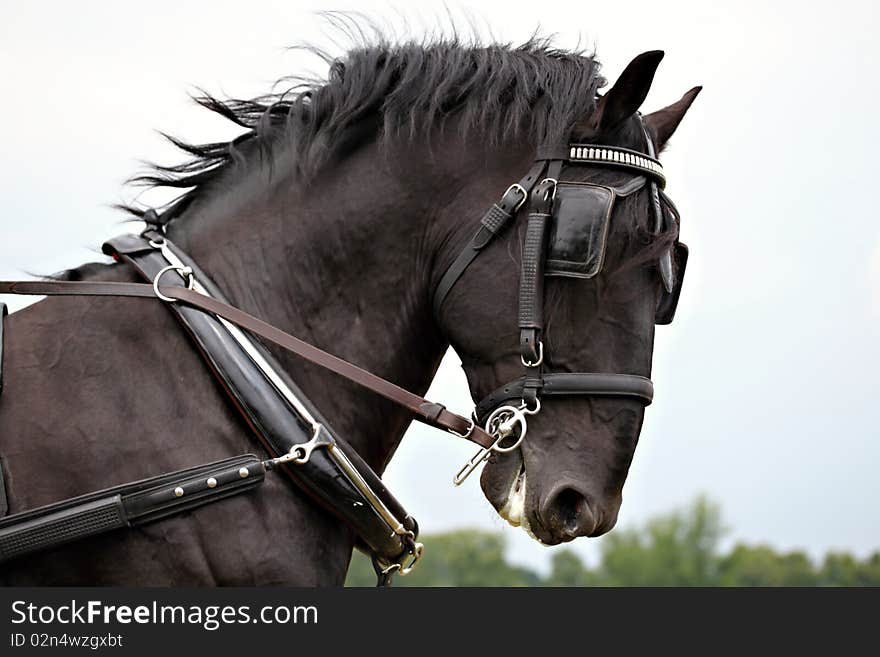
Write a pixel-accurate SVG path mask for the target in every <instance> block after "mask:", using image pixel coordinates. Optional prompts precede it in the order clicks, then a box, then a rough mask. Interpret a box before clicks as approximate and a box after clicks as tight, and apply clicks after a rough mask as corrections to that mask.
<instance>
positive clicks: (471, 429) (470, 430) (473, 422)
mask: <svg viewBox="0 0 880 657" xmlns="http://www.w3.org/2000/svg"><path fill="white" fill-rule="evenodd" d="M476 426H477V421H476V420H475V419H474V416H473V414H471V426H469V427H468V430H467V432H466V433H458V431H456V430H455V429H453V428H452V427H449V428H447V429H446V430H447V431H448V432H449V433H451V434H452V435H454V436H458V437H459V438H470V437H471V434H472V433H473V432H474V427H476Z"/></svg>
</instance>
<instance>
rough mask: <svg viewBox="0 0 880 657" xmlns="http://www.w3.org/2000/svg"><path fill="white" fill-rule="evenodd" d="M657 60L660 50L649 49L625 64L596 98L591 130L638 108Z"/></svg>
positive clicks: (612, 124) (613, 124) (601, 129)
mask: <svg viewBox="0 0 880 657" xmlns="http://www.w3.org/2000/svg"><path fill="white" fill-rule="evenodd" d="M661 59H663V51H662V50H650V51H648V52H643V53H642V54H641V55H639V56H638V57H636V58H635V59H633V60H632V61H631V62H630V63H629V64H627V66H626V68H625V69H623V73H621V74H620V77H619V78H617V82H615V83H614V86H613V87H611V89H609V90H608V93H606V94H605V95H604V96H602V97H601V98H600V99H599V102H598V104H597V105H596V111H595V113H594V114H593V121H592V124H593V125H592V127H593V129H595V130H598V132H607V131H609V130H612V129H613V128H615V127H616V126H617V125H619V124H620V123H621V122H622V121H624V120H626V119H628V118H629V117H631V116H632V115H633V114H635V113H636V112H637V111H638V109H639V107H641V106H642V103H644V102H645V98H647V97H648V90H649V89H650V88H651V82H652V81H653V80H654V73H655V72H656V71H657V66H659V65H660V60H661Z"/></svg>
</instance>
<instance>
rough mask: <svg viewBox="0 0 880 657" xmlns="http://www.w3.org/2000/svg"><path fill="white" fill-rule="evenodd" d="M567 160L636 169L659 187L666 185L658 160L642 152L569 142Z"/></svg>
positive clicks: (661, 166)
mask: <svg viewBox="0 0 880 657" xmlns="http://www.w3.org/2000/svg"><path fill="white" fill-rule="evenodd" d="M568 160H569V161H570V162H576V163H578V164H583V163H591V164H601V165H607V166H615V167H620V168H623V169H629V170H630V171H637V172H639V173H644V174H647V175H649V176H651V177H652V178H654V179H655V180H656V181H657V182H658V183H659V184H660V187H661V188H663V187H665V186H666V176H665V175H664V173H663V165H662V164H660V161H659V160H656V159H654V158H653V157H648V156H647V155H645V154H644V153H639V152H638V151H631V150H629V149H628V148H616V147H612V146H595V145H590V144H570V145H569V147H568Z"/></svg>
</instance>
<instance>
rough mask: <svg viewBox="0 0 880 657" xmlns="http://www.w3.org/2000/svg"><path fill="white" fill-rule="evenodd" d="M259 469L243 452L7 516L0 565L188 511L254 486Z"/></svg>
mask: <svg viewBox="0 0 880 657" xmlns="http://www.w3.org/2000/svg"><path fill="white" fill-rule="evenodd" d="M265 473H266V467H265V464H264V463H263V462H262V461H260V459H259V458H257V457H256V456H254V455H253V454H244V455H242V456H236V457H233V458H231V459H225V460H223V461H217V462H215V463H210V464H207V465H200V466H197V467H194V468H188V469H186V470H179V471H176V472H172V473H169V474H164V475H160V476H158V477H151V478H149V479H142V480H140V481H136V482H133V483H128V484H123V485H121V486H116V487H114V488H107V489H105V490H102V491H98V492H95V493H89V494H87V495H82V496H79V497H74V498H71V499H67V500H62V501H61V502H56V503H54V504H49V505H47V506H42V507H39V508H37V509H31V510H30V511H23V512H21V513H16V514H13V515H11V516H8V517H6V518H4V519H3V520H0V563H3V562H5V561H9V560H10V559H14V558H17V557H22V556H25V555H27V554H31V553H33V552H37V551H39V550H45V549H49V548H53V547H56V546H59V545H63V544H65V543H70V542H73V541H76V540H79V539H82V538H87V537H89V536H95V535H97V534H103V533H106V532H108V531H112V530H115V529H123V528H126V527H137V526H139V525H143V524H146V523H148V522H152V521H154V520H159V519H161V518H165V517H167V516H170V515H175V514H178V513H183V512H184V511H190V510H191V509H194V508H196V507H199V506H202V505H203V504H208V503H209V502H215V501H217V500H221V499H223V498H226V497H229V496H230V495H235V494H237V493H242V492H244V491H247V490H250V489H252V488H255V487H256V486H259V485H260V484H262V483H263V481H264V479H265Z"/></svg>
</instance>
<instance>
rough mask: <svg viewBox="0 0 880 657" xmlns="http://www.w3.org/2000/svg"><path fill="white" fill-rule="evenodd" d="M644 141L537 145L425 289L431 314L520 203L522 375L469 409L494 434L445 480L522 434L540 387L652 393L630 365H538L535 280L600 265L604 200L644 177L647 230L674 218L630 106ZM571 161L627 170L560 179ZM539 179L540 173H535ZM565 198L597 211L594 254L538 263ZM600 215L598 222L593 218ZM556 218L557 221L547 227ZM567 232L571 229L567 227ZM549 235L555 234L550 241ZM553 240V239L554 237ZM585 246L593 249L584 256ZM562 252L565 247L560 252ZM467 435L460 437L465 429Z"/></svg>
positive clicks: (609, 202) (664, 266) (672, 296)
mask: <svg viewBox="0 0 880 657" xmlns="http://www.w3.org/2000/svg"><path fill="white" fill-rule="evenodd" d="M637 116H638V120H639V124H640V127H641V129H642V133H643V134H644V137H645V140H646V142H647V150H648V152H647V153H640V152H638V151H633V150H629V149H625V148H619V147H617V146H602V145H595V144H571V145H569V146H568V147H567V148H562V149H542V151H540V152H539V153H538V158H537V159H536V161H535V164H534V166H532V168H531V169H530V170H529V172H528V174H526V176H525V177H524V178H523V179H522V180H520V181H519V182H518V183H515V184H513V185H511V186H510V187H509V188H508V189H507V192H506V193H505V194H504V196H503V198H502V199H501V201H500V202H499V203H497V204H495V205H493V206H492V208H491V209H490V210H489V211H488V212H487V213H486V215H485V216H484V217H483V219H482V220H481V222H480V228H479V230H478V231H477V233H476V234H475V235H474V237H473V238H472V239H471V241H470V242H469V243H468V244H467V245H466V246H465V247H464V249H463V250H462V251H461V253H460V254H459V255H458V257H457V258H456V259H455V260H454V261H453V263H452V264H451V265H450V266H449V268H448V269H447V270H446V272H445V273H444V275H443V276H442V277H441V279H440V283H439V284H438V286H437V291H436V293H435V296H434V312H435V314H436V315H437V316H438V317H439V315H440V310H441V308H442V306H443V301H444V300H445V299H446V297H447V296H448V294H449V292H450V291H451V290H452V288H453V287H454V286H455V284H456V282H458V280H459V279H460V278H461V276H462V274H464V272H465V270H466V269H467V267H468V266H469V265H470V264H471V263H472V262H473V261H474V260H475V259H476V257H477V256H478V255H479V254H480V253H481V252H482V251H483V250H485V248H486V247H488V246H489V245H490V244H491V243H492V242H493V241H494V239H495V238H496V237H498V236H499V235H500V234H501V233H502V232H503V231H504V229H505V228H506V227H507V226H508V225H510V224H512V223H514V221H515V218H516V216H517V214H518V212H519V210H520V208H522V207H523V206H524V205H526V202H528V219H527V222H526V231H525V241H524V244H523V252H522V266H521V271H520V280H519V353H520V362H521V363H522V366H523V375H522V376H520V377H519V378H518V379H515V380H513V381H510V382H508V383H506V384H504V385H503V386H501V387H500V388H498V389H497V390H495V391H493V392H492V393H490V394H489V395H487V396H486V397H484V398H483V399H482V400H481V401H480V402H478V403H477V405H476V408H475V409H474V412H473V415H472V424H471V430H473V428H474V427H475V426H477V424H479V425H481V426H484V427H485V431H486V432H487V433H489V434H490V435H492V436H494V437H495V442H494V443H493V444H492V445H491V446H489V447H482V448H481V449H480V451H479V452H477V453H476V454H475V455H474V456H473V457H472V458H471V459H470V460H469V461H468V462H467V463H466V464H465V465H464V466H463V467H462V468H461V470H459V472H458V473H457V474H456V475H455V478H454V480H453V481H454V483H455V485H460V484H461V483H462V482H463V481H464V480H465V479H466V478H467V477H468V476H469V475H470V474H471V473H472V472H473V471H474V470H475V469H476V468H477V466H479V465H480V463H482V462H484V461H486V460H487V459H488V458H489V456H490V455H491V454H492V452H508V451H512V450H513V449H515V448H517V447H518V446H519V445H520V444H521V443H522V441H523V439H524V438H525V435H526V430H527V426H528V422H527V416H529V415H536V414H537V413H539V412H540V410H541V398H542V397H544V396H560V395H565V396H570V395H586V396H589V397H620V398H630V399H634V400H637V401H640V402H642V403H643V404H645V405H646V406H647V405H648V404H650V403H651V401H652V400H653V397H654V385H653V383H652V382H651V380H650V379H648V378H646V377H643V376H639V375H635V374H618V373H597V372H565V373H553V372H546V371H545V369H544V365H545V362H546V361H545V355H546V354H545V347H544V341H543V332H544V279H545V275H558V276H570V277H576V278H590V277H592V276H594V275H596V274H597V273H598V271H599V270H600V269H601V265H602V260H603V256H604V240H605V238H606V237H607V234H608V227H607V222H608V221H609V220H610V218H611V213H612V209H613V204H614V200H615V199H616V198H623V197H626V196H629V195H630V194H633V193H635V192H637V191H639V190H641V189H642V188H644V187H645V186H646V185H647V186H648V190H649V192H650V195H651V208H652V213H653V215H654V224H653V232H654V234H659V233H660V232H661V231H663V229H664V227H665V226H666V225H667V212H666V210H668V213H669V214H670V215H671V221H675V222H677V221H678V214H677V211H676V210H675V206H674V205H673V204H672V202H671V201H669V199H668V198H667V197H666V195H665V194H663V193H662V192H661V189H662V188H663V187H665V185H666V177H665V175H664V172H663V166H662V165H661V164H660V162H659V160H657V159H656V152H655V148H654V143H653V141H652V139H651V136H650V134H649V132H648V130H647V128H646V126H645V124H644V121H643V120H642V118H641V115H637ZM566 163H567V164H569V165H574V166H598V167H609V168H615V169H620V170H623V171H625V172H627V173H629V174H632V175H633V178H632V179H631V180H630V181H629V182H627V183H626V184H624V185H621V186H619V187H608V186H603V185H593V184H587V183H565V182H561V181H560V173H561V171H562V167H563V164H566ZM539 181H540V182H539ZM563 196H565V197H567V200H568V201H570V202H569V203H568V205H569V206H570V208H569V211H568V213H567V214H568V215H569V216H572V215H573V217H574V221H577V220H578V216H579V215H582V216H583V217H598V218H599V219H598V221H595V222H594V224H598V226H599V229H597V230H593V231H592V232H593V233H595V234H597V238H596V241H597V242H598V243H599V244H600V247H599V248H598V249H596V250H597V251H598V254H595V253H594V254H589V253H588V254H587V256H586V258H585V260H584V261H577V262H572V261H571V260H565V259H562V260H556V259H551V260H550V263H551V264H552V265H553V270H552V272H551V271H548V270H547V264H548V258H547V251H548V235H549V233H550V232H551V228H552V227H554V226H555V227H557V228H558V227H559V226H558V225H559V224H560V223H561V222H562V216H561V206H562V205H564V204H563V203H561V202H560V201H561V200H562V197H563ZM572 209H573V212H572ZM603 222H604V223H603ZM565 228H570V226H568V225H567V226H565V227H563V228H562V229H559V230H557V233H559V232H560V230H562V231H563V232H564V230H565ZM574 232H575V233H576V232H577V231H574ZM556 241H559V240H556ZM561 241H562V243H563V246H562V248H561V249H559V250H557V251H554V253H555V254H556V255H560V254H559V251H560V250H561V251H562V256H563V257H565V256H566V254H568V252H569V251H570V249H567V248H566V247H570V246H571V245H570V244H565V238H564V237H563V238H562V240H561ZM554 246H555V245H554ZM674 249H675V251H676V255H677V259H678V261H679V267H678V276H676V272H675V271H674V270H673V262H672V257H673V254H672V249H669V250H667V251H665V252H664V253H663V254H662V255H661V256H660V258H659V262H658V269H659V272H660V277H661V280H662V282H663V289H664V294H663V297H662V298H661V301H660V303H659V304H658V308H657V313H656V316H655V321H656V323H658V324H668V323H670V322H671V321H672V317H673V315H674V313H675V306H676V305H677V302H678V296H679V293H680V290H681V279H682V276H683V274H684V264H685V262H686V257H687V247H685V246H684V245H683V244H680V243H676V244H675V245H674ZM590 255H592V256H593V257H590ZM568 257H570V256H568ZM465 437H467V436H465Z"/></svg>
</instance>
